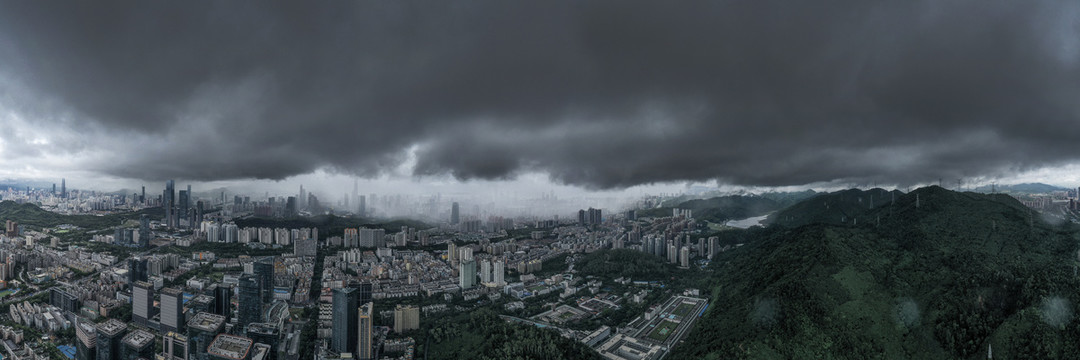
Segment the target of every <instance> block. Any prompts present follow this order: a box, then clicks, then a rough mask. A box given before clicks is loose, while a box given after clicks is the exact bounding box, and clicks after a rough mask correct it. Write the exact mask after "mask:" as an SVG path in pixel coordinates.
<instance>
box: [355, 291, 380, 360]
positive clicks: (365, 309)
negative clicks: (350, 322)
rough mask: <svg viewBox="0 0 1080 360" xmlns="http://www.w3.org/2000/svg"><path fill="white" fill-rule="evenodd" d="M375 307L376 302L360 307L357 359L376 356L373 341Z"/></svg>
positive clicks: (365, 359)
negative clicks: (373, 312)
mask: <svg viewBox="0 0 1080 360" xmlns="http://www.w3.org/2000/svg"><path fill="white" fill-rule="evenodd" d="M374 307H375V305H374V304H372V303H366V304H364V305H363V306H361V307H360V311H359V315H357V325H358V327H359V329H357V333H358V338H357V341H356V353H354V354H353V357H354V358H356V359H357V360H372V359H374V358H375V349H374V347H375V344H374V342H373V340H374V335H375V334H374V332H375V323H374V321H375V317H374V316H372V311H373V310H374V309H373V308H374Z"/></svg>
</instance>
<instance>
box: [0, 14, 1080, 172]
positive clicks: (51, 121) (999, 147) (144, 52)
mask: <svg viewBox="0 0 1080 360" xmlns="http://www.w3.org/2000/svg"><path fill="white" fill-rule="evenodd" d="M318 5H319V6H314V5H313V4H312V3H311V2H295V1H289V2H280V3H275V2H261V1H260V2H245V1H215V2H201V1H185V2H163V1H131V2H97V1H95V2H44V1H21V2H7V3H3V4H2V5H0V159H2V160H0V161H2V163H0V164H2V166H0V177H7V178H41V179H55V178H59V177H62V176H63V177H68V178H69V181H72V182H76V183H80V184H87V183H92V184H96V185H89V186H87V185H84V186H85V187H89V188H93V187H99V188H100V187H102V186H106V184H107V185H108V186H118V187H119V186H130V185H132V184H141V183H153V184H158V183H160V182H161V181H163V180H165V179H178V180H179V181H181V182H189V181H190V182H196V183H197V184H205V185H207V186H213V185H220V184H229V185H237V184H244V183H247V182H255V183H260V184H279V185H281V186H287V187H288V188H292V187H293V183H299V182H303V181H305V180H307V179H332V180H333V181H336V182H338V183H351V181H349V179H350V177H351V176H354V175H355V176H360V177H363V178H365V179H368V180H365V185H366V186H376V185H379V186H384V187H388V188H394V186H396V185H395V184H397V185H401V186H405V187H412V188H417V189H425V188H437V187H439V186H446V187H447V188H454V189H457V190H461V191H471V190H470V189H472V190H475V189H486V188H490V187H492V186H507V187H509V188H514V187H525V188H559V189H576V190H578V191H583V192H587V191H624V192H625V191H626V190H625V189H627V188H630V189H638V190H640V191H644V190H649V191H654V190H671V189H679V188H681V187H685V184H687V183H704V184H717V183H719V184H725V185H731V186H749V187H762V186H764V187H770V186H794V187H798V186H806V185H808V184H809V185H811V186H815V184H816V186H821V185H822V184H826V185H827V184H855V185H859V184H873V183H877V184H894V185H897V186H901V187H906V186H910V185H913V184H920V183H936V182H937V180H938V179H945V181H946V182H953V181H955V179H957V178H963V179H967V181H968V182H978V181H998V182H1010V181H1043V182H1049V183H1054V184H1059V185H1069V186H1071V185H1075V183H1076V182H1077V181H1078V180H1080V179H1078V178H1077V176H1076V175H1073V174H1076V173H1077V169H1078V166H1077V164H1078V161H1077V160H1078V159H1080V113H1078V110H1080V109H1078V106H1080V101H1078V100H1080V73H1078V69H1080V63H1078V61H1080V36H1078V35H1080V34H1078V24H1080V2H1076V1H1031V0H1024V1H985V0H978V1H942V0H932V1H895V2H879V1H865V0H857V1H707V2H693V1H679V2H675V3H672V2H656V1H646V2H632V1H613V2H607V1H536V2H522V1H490V2H474V1H446V2H431V1H429V2H408V1H336V2H318ZM277 180H285V182H274V181H277ZM350 188H351V186H350ZM457 190H455V191H457ZM631 191H635V190H631Z"/></svg>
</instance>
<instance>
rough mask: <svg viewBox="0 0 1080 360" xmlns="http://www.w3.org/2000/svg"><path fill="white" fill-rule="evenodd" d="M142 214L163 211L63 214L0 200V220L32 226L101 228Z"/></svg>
mask: <svg viewBox="0 0 1080 360" xmlns="http://www.w3.org/2000/svg"><path fill="white" fill-rule="evenodd" d="M142 214H148V215H150V216H151V217H152V218H155V219H157V218H161V217H163V216H164V211H163V210H162V209H161V208H160V207H158V208H148V209H143V210H140V211H135V212H127V213H117V214H109V215H102V216H97V215H64V214H58V213H54V212H51V211H48V210H45V209H42V208H40V207H38V206H37V205H34V204H19V203H16V202H14V201H11V200H5V201H0V220H12V221H16V222H18V223H19V224H20V225H28V226H34V227H53V226H57V225H60V224H72V225H76V226H80V227H85V228H103V227H109V226H117V225H120V224H122V223H123V222H124V220H127V219H131V220H135V219H138V218H139V217H140V216H142Z"/></svg>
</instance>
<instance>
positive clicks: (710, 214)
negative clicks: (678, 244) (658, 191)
mask: <svg viewBox="0 0 1080 360" xmlns="http://www.w3.org/2000/svg"><path fill="white" fill-rule="evenodd" d="M815 194H816V193H815V192H814V191H812V190H808V191H804V192H794V193H786V192H785V193H765V194H761V195H726V196H718V197H713V198H708V199H693V200H687V201H684V202H681V203H679V204H678V205H677V206H674V207H669V206H665V207H659V208H653V209H646V210H640V211H638V216H652V217H660V216H671V210H672V209H673V208H678V209H688V210H691V211H692V212H693V215H694V218H695V219H700V220H705V221H709V222H713V223H724V222H726V221H728V220H738V219H745V218H749V217H754V216H761V215H765V214H768V213H770V212H773V211H776V210H779V209H782V208H784V207H785V206H788V205H791V204H794V203H796V202H797V201H801V200H803V199H805V198H807V197H811V196H814V195H815Z"/></svg>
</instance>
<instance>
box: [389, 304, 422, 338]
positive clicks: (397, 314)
mask: <svg viewBox="0 0 1080 360" xmlns="http://www.w3.org/2000/svg"><path fill="white" fill-rule="evenodd" d="M419 328H420V309H419V308H417V307H416V306H410V305H398V306H397V307H396V308H394V332H396V333H399V334H400V333H403V332H405V331H409V330H416V329H419Z"/></svg>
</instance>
